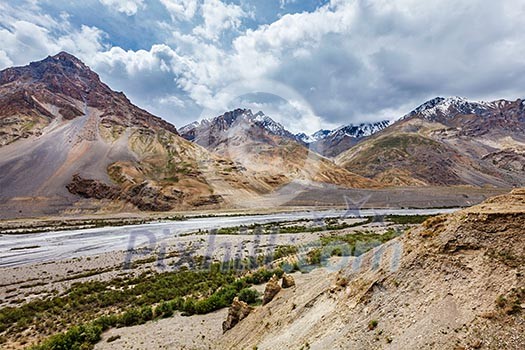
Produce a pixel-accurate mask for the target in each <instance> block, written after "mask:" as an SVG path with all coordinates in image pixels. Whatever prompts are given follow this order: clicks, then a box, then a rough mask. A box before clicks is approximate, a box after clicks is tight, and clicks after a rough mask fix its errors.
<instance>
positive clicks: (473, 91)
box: [0, 0, 525, 132]
mask: <svg viewBox="0 0 525 350" xmlns="http://www.w3.org/2000/svg"><path fill="white" fill-rule="evenodd" d="M524 28H525V1H523V0H499V1H486V0H463V1H456V0H436V1H433V0H425V1H421V0H396V1H392V0H347V1H343V0H331V1H328V0H325V1H318V0H264V1H263V0H260V1H256V0H83V1H69V0H67V1H66V0H7V1H6V0H4V1H2V2H0V43H1V45H0V69H3V68H5V67H8V66H11V65H25V64H27V63H29V62H30V61H34V60H39V59H42V58H44V57H46V56H47V55H53V54H56V53H57V52H59V51H61V50H65V51H68V52H70V53H72V54H74V55H76V56H78V57H79V58H80V59H82V60H83V61H84V62H86V63H87V64H88V65H89V66H90V67H91V68H92V69H94V70H95V71H96V72H98V73H99V74H100V76H101V78H102V80H103V81H104V82H106V83H108V84H109V85H110V86H111V87H112V88H113V89H115V90H119V91H124V92H125V93H126V94H127V95H128V97H130V99H131V100H132V101H133V102H134V103H135V104H137V105H139V106H141V107H143V108H145V109H147V110H149V111H150V112H152V113H154V114H157V115H159V116H162V117H164V118H165V119H167V120H169V121H171V122H173V123H174V124H175V125H176V126H179V127H180V126H182V125H184V124H186V123H188V122H191V121H193V120H195V119H200V118H203V117H211V116H215V115H216V114H220V113H221V112H223V111H224V110H226V109H230V108H233V107H251V108H252V109H255V110H258V109H261V110H263V111H265V112H266V113H267V114H269V115H270V116H272V117H274V118H275V119H277V120H279V121H280V122H282V123H283V124H285V126H287V127H288V128H289V129H291V130H292V131H296V132H298V131H303V130H304V131H307V132H313V131H315V130H317V129H319V128H320V127H326V128H331V127H336V126H338V125H341V124H347V123H352V122H354V123H355V122H364V121H375V120H380V119H384V118H386V119H393V118H397V117H399V116H401V115H403V114H405V113H406V112H408V111H409V110H411V109H412V108H414V107H416V106H417V105H419V104H421V103H422V102H424V101H425V100H427V99H430V98H432V97H434V96H453V95H458V96H464V97H467V98H471V99H484V100H490V99H495V98H509V99H511V98H518V97H525V91H524V87H525V36H524V35H523V33H524V30H525V29H524Z"/></svg>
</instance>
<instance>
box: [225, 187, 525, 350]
mask: <svg viewBox="0 0 525 350" xmlns="http://www.w3.org/2000/svg"><path fill="white" fill-rule="evenodd" d="M524 228H525V190H523V189H522V190H514V191H513V192H511V193H510V194H508V195H503V196H499V197H494V198H492V199H489V200H487V201H485V202H484V203H482V204H480V205H477V206H474V207H472V208H469V209H466V210H462V211H459V212H457V213H455V214H451V215H446V216H439V217H436V218H432V219H429V220H427V221H426V222H425V223H424V224H422V225H421V226H419V227H418V228H416V229H413V230H412V231H411V232H409V233H407V234H405V235H403V236H402V237H400V238H398V239H395V240H393V241H391V242H389V243H387V244H386V245H384V246H382V247H381V248H379V249H380V250H379V251H378V250H375V251H371V252H369V253H367V254H366V255H364V256H363V259H362V260H361V263H360V267H359V268H356V267H357V266H358V265H359V263H358V261H356V260H354V261H351V262H349V264H347V265H346V267H345V268H344V269H342V270H341V271H340V272H339V273H337V272H332V273H329V272H327V273H326V274H323V275H318V274H317V275H315V278H312V279H311V280H310V281H309V282H308V283H303V284H298V285H297V287H295V288H291V289H286V290H282V291H281V292H280V293H279V294H278V295H277V297H276V298H275V299H274V300H273V301H272V302H270V303H269V304H267V305H265V306H263V307H260V308H258V309H257V310H256V311H255V312H254V313H252V314H250V315H249V316H248V317H247V318H246V319H244V320H242V321H241V322H240V323H239V324H238V325H237V326H236V327H235V328H233V329H232V330H230V331H228V332H227V333H226V334H224V335H223V336H222V337H221V338H220V339H218V341H217V348H224V349H251V348H252V347H255V346H256V347H257V349H284V348H290V349H300V348H302V349H523V346H524V344H525V318H524V314H525V310H524V309H525V278H524V274H525V230H524ZM396 254H398V255H399V256H400V259H399V260H396V259H395V256H396ZM378 256H381V259H380V260H378V259H377V257H378ZM396 261H398V263H396ZM375 264H377V266H376V267H375V268H374V265H375ZM345 281H347V283H345Z"/></svg>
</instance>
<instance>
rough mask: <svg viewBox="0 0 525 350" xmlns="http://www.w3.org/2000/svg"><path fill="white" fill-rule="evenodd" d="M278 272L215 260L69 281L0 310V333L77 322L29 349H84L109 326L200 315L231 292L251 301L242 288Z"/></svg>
mask: <svg viewBox="0 0 525 350" xmlns="http://www.w3.org/2000/svg"><path fill="white" fill-rule="evenodd" d="M282 273H283V271H282V270H280V269H276V270H267V269H261V270H257V271H255V272H253V273H251V274H248V275H244V276H242V275H241V272H240V271H235V270H227V271H225V270H224V268H223V267H222V266H221V265H220V264H213V265H211V266H210V269H209V270H202V271H190V270H179V271H175V272H166V273H154V274H146V273H144V274H142V275H140V276H138V277H136V278H131V279H122V278H115V279H113V280H111V281H90V282H84V283H75V284H73V285H72V287H71V289H70V290H68V291H67V292H65V293H64V294H62V295H59V296H55V297H48V298H46V299H35V300H32V301H30V302H28V303H26V304H23V305H21V306H20V307H5V308H2V309H0V332H4V335H5V336H6V337H9V336H15V335H16V334H20V333H21V332H24V331H25V330H27V329H29V328H33V329H34V330H35V331H36V332H38V333H39V334H41V335H52V334H53V333H56V332H58V331H60V330H61V329H63V328H64V326H68V325H74V324H77V326H72V327H71V328H70V329H69V330H68V331H67V332H65V333H60V334H56V335H53V336H51V337H50V338H49V339H47V340H46V341H45V342H43V343H42V344H41V345H39V346H37V347H35V349H80V348H82V349H84V348H87V349H89V348H91V347H92V345H93V344H95V343H96V342H97V341H98V340H99V339H100V333H101V332H102V331H104V330H106V329H108V328H111V327H124V326H131V325H136V324H142V323H144V322H147V321H149V320H151V319H154V318H160V317H169V316H171V315H172V314H173V312H174V311H181V312H183V314H185V315H192V314H204V313H208V312H211V311H215V310H217V309H219V308H223V307H226V306H229V305H230V304H231V302H232V300H233V298H234V297H236V296H240V297H241V296H242V298H243V299H245V300H247V301H249V302H253V301H254V298H255V301H256V300H257V297H258V295H256V294H254V293H253V292H251V291H248V290H246V289H247V288H249V287H250V286H252V285H253V284H260V283H263V282H266V281H268V280H269V279H270V278H271V276H272V275H273V274H277V275H278V276H281V275H282ZM108 312H111V314H110V315H107V313H108ZM90 320H94V321H90ZM78 324H80V325H78Z"/></svg>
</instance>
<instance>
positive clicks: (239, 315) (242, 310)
mask: <svg viewBox="0 0 525 350" xmlns="http://www.w3.org/2000/svg"><path fill="white" fill-rule="evenodd" d="M252 310H253V308H252V307H251V306H249V305H248V304H246V303H245V302H244V301H240V300H239V298H237V297H235V299H233V303H232V305H231V306H230V308H229V310H228V317H227V318H226V321H224V322H223V323H222V331H223V332H226V331H228V330H230V329H232V328H233V327H235V325H236V324H237V323H239V322H240V321H241V320H242V319H244V318H245V317H246V316H248V315H249V314H250V312H252Z"/></svg>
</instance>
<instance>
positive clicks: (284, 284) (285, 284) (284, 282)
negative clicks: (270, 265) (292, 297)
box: [281, 273, 295, 288]
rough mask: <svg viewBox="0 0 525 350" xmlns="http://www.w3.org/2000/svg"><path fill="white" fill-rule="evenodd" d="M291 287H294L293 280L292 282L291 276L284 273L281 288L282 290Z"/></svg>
mask: <svg viewBox="0 0 525 350" xmlns="http://www.w3.org/2000/svg"><path fill="white" fill-rule="evenodd" d="M293 286H295V280H294V278H293V276H292V275H289V274H287V273H285V274H284V275H283V280H282V282H281V287H283V288H290V287H293Z"/></svg>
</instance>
